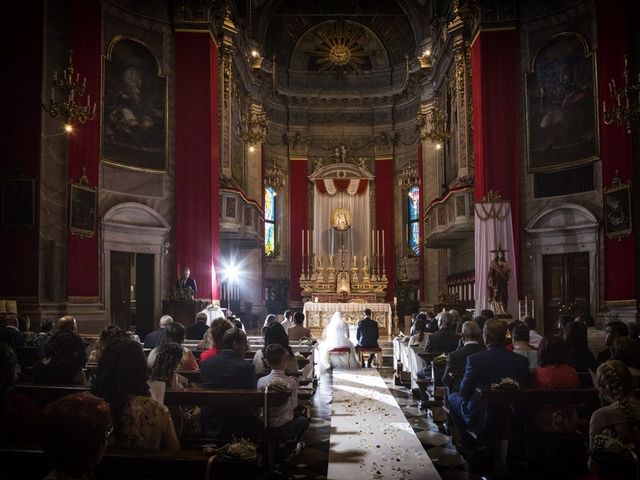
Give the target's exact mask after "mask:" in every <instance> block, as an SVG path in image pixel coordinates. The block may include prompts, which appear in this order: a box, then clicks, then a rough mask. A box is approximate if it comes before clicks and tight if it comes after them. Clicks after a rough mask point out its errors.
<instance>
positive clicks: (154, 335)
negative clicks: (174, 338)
mask: <svg viewBox="0 0 640 480" xmlns="http://www.w3.org/2000/svg"><path fill="white" fill-rule="evenodd" d="M172 322H173V318H171V317H170V316H169V315H163V316H161V317H160V327H159V328H156V329H155V330H154V331H153V332H149V333H147V336H146V337H144V348H156V347H157V346H158V342H159V341H160V339H161V338H162V336H163V335H164V327H166V326H167V325H169V324H170V323H172Z"/></svg>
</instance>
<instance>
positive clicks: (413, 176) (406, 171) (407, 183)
mask: <svg viewBox="0 0 640 480" xmlns="http://www.w3.org/2000/svg"><path fill="white" fill-rule="evenodd" d="M418 181H419V179H418V169H417V168H416V167H414V166H413V165H411V162H408V163H407V164H406V165H405V166H404V167H402V170H401V171H400V175H398V186H399V187H400V188H403V189H406V190H409V189H410V188H411V187H414V186H416V185H418Z"/></svg>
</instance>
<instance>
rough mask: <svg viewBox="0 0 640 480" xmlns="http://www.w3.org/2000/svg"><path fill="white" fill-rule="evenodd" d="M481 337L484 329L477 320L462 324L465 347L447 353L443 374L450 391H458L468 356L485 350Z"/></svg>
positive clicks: (444, 383)
mask: <svg viewBox="0 0 640 480" xmlns="http://www.w3.org/2000/svg"><path fill="white" fill-rule="evenodd" d="M481 337H482V331H481V330H480V327H479V326H478V324H477V323H476V322H474V321H467V322H464V323H463V324H462V341H463V342H464V343H463V347H462V348H459V349H458V350H454V351H453V352H451V353H450V354H449V355H447V366H446V367H445V369H444V375H443V376H442V383H443V385H444V386H445V387H447V388H449V392H457V391H458V387H459V386H460V377H461V376H462V374H463V373H464V368H465V366H466V364H467V357H469V356H470V355H473V354H474V353H478V352H481V351H482V350H484V345H481V344H480V342H481ZM449 374H451V375H449Z"/></svg>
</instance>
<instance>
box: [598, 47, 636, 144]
mask: <svg viewBox="0 0 640 480" xmlns="http://www.w3.org/2000/svg"><path fill="white" fill-rule="evenodd" d="M623 77H624V87H620V88H618V87H616V81H615V79H611V80H610V81H609V93H610V94H611V96H612V97H613V99H614V100H615V105H614V106H613V110H611V111H607V104H606V103H605V101H604V100H603V101H602V115H603V117H604V124H605V125H611V124H612V123H614V122H615V123H616V125H617V126H618V127H621V126H622V125H624V126H626V127H627V133H631V123H632V122H633V121H634V120H636V119H638V118H639V117H640V83H639V82H636V83H633V82H632V83H629V64H628V61H627V56H626V55H625V57H624V73H623Z"/></svg>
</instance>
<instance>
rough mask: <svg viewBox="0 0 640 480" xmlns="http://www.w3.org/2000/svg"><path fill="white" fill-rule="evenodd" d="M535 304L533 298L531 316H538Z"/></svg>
mask: <svg viewBox="0 0 640 480" xmlns="http://www.w3.org/2000/svg"><path fill="white" fill-rule="evenodd" d="M534 305H535V304H534V303H533V298H532V299H531V316H532V317H533V318H536V309H535V306H534Z"/></svg>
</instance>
